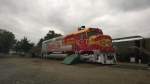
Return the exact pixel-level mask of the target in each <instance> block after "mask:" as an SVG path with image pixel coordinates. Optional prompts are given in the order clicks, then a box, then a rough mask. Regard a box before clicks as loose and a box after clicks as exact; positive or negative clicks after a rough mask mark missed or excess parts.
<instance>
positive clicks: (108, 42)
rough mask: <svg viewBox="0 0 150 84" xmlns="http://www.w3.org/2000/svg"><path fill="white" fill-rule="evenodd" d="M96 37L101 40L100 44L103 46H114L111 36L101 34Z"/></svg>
mask: <svg viewBox="0 0 150 84" xmlns="http://www.w3.org/2000/svg"><path fill="white" fill-rule="evenodd" d="M95 39H96V40H98V41H99V44H100V46H103V47H111V46H112V40H111V37H110V36H108V35H99V36H97V37H96V38H95Z"/></svg>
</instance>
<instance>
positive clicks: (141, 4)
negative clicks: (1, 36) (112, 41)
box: [0, 0, 150, 42]
mask: <svg viewBox="0 0 150 84" xmlns="http://www.w3.org/2000/svg"><path fill="white" fill-rule="evenodd" d="M81 25H86V26H88V27H100V28H101V29H102V30H103V32H104V33H105V34H109V35H111V36H112V37H113V38H117V37H124V36H130V35H142V36H144V37H150V0H0V29H6V30H9V31H11V32H13V33H14V34H15V36H16V38H17V39H21V38H23V37H24V36H26V37H28V38H29V39H30V40H31V41H32V42H37V41H38V40H39V39H40V38H41V37H43V36H44V35H45V34H46V33H47V32H48V30H55V31H56V32H57V33H61V34H67V33H70V32H73V31H75V30H76V29H77V27H79V26H81Z"/></svg>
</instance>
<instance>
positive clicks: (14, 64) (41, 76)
mask: <svg viewBox="0 0 150 84" xmlns="http://www.w3.org/2000/svg"><path fill="white" fill-rule="evenodd" d="M129 65H130V64H122V65H111V66H110V65H105V66H104V65H100V64H89V63H88V64H87V63H80V64H75V65H64V64H62V61H61V60H41V59H38V58H21V57H15V58H0V84H150V70H147V69H146V67H145V66H144V65H141V66H140V68H139V66H137V65H135V64H134V65H132V66H135V67H132V66H129ZM128 66H129V67H128ZM143 66H144V67H143Z"/></svg>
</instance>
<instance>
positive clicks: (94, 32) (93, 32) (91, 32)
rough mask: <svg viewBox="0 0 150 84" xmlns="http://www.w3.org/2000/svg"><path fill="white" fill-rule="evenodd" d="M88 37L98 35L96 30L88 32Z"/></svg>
mask: <svg viewBox="0 0 150 84" xmlns="http://www.w3.org/2000/svg"><path fill="white" fill-rule="evenodd" d="M87 35H88V37H90V36H93V35H97V32H96V30H91V31H89V32H87Z"/></svg>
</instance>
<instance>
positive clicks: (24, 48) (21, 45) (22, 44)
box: [15, 37, 34, 53]
mask: <svg viewBox="0 0 150 84" xmlns="http://www.w3.org/2000/svg"><path fill="white" fill-rule="evenodd" d="M33 46H34V44H33V43H30V42H29V40H28V39H27V38H26V37H24V38H23V39H21V40H20V41H17V42H16V45H15V50H16V51H17V52H24V53H29V51H30V50H31V49H32V47H33Z"/></svg>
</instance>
